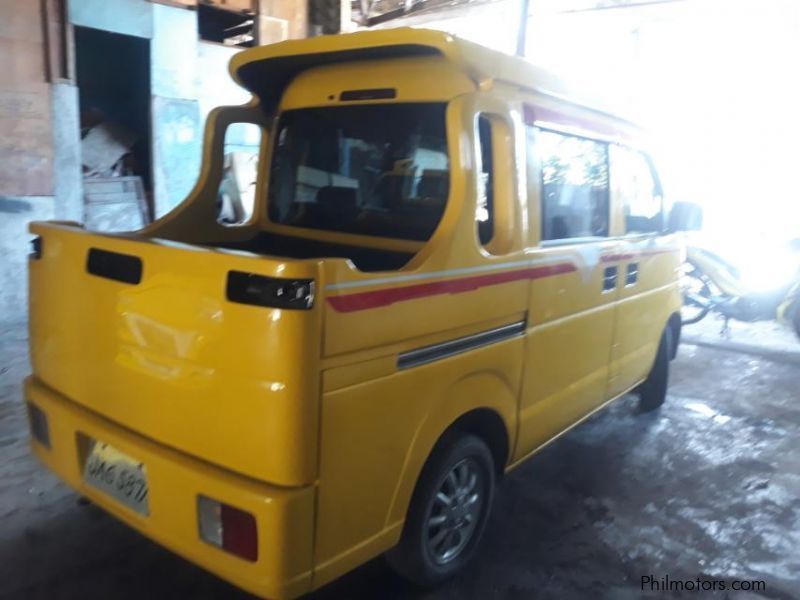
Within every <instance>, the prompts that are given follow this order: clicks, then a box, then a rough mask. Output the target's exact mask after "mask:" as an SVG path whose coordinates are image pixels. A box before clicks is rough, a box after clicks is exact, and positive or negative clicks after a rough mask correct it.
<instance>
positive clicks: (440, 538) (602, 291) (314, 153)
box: [25, 29, 681, 598]
mask: <svg viewBox="0 0 800 600" xmlns="http://www.w3.org/2000/svg"><path fill="white" fill-rule="evenodd" d="M231 73H232V75H233V77H234V78H235V79H236V80H237V81H238V82H239V83H240V84H241V85H243V86H244V87H246V88H247V89H248V90H250V91H251V92H252V94H253V99H252V101H251V102H250V103H248V104H247V105H244V106H237V107H224V108H220V109H217V110H215V111H214V112H212V114H211V116H210V117H209V120H208V123H207V126H206V143H205V146H204V155H203V168H202V171H201V175H200V178H199V181H198V183H197V186H196V187H195V189H194V190H193V191H192V193H191V194H190V195H189V197H188V198H187V199H186V200H185V201H184V202H183V203H182V204H180V205H179V206H178V207H177V208H175V209H174V210H173V211H172V212H171V213H169V214H167V215H166V216H164V217H163V218H161V219H159V220H157V221H156V222H154V223H153V224H152V225H150V226H148V227H146V228H145V229H143V230H141V231H137V232H133V233H126V234H103V233H92V232H88V231H86V230H84V229H83V228H82V227H81V226H79V225H77V224H71V223H59V222H51V223H35V224H33V225H32V226H31V232H32V233H33V234H34V236H35V238H34V240H33V250H32V253H31V260H30V314H31V325H30V341H31V355H32V363H33V375H32V376H31V377H30V378H29V379H28V380H27V381H26V387H25V394H26V399H27V405H28V409H29V416H30V424H31V430H32V440H33V441H32V445H33V449H34V451H35V453H36V455H37V456H38V457H39V458H40V459H41V460H42V461H43V462H44V463H45V464H46V465H47V466H48V467H49V468H50V469H51V470H52V471H54V472H55V473H56V474H58V476H59V477H61V478H62V479H63V480H64V481H66V482H67V483H68V484H69V485H71V486H72V487H74V488H75V489H76V490H77V491H78V492H79V493H80V494H82V495H84V496H86V497H88V498H89V499H91V501H92V502H94V503H96V504H97V505H99V506H100V507H102V508H104V509H105V510H107V511H108V512H109V513H111V514H112V515H114V516H115V517H117V518H119V519H120V520H122V521H124V522H125V523H127V524H128V525H130V526H131V527H133V528H134V529H136V530H138V531H140V532H141V533H143V534H144V535H146V536H148V537H150V538H152V539H153V540H155V541H157V542H158V543H160V544H163V545H164V546H166V547H167V548H170V549H171V550H173V551H174V552H176V553H178V554H180V555H182V556H184V557H185V558H187V559H188V560H190V561H193V562H195V563H197V564H198V565H201V566H202V567H204V568H206V569H208V570H209V571H211V572H213V573H215V574H217V575H218V576H220V577H222V578H224V579H227V580H228V581H231V582H233V583H234V584H236V585H237V586H240V587H241V588H244V589H245V590H248V591H250V592H252V593H254V594H257V595H260V596H264V597H271V598H290V597H295V596H298V595H301V594H303V593H306V592H308V591H310V590H313V589H316V588H319V587H320V586H322V585H324V584H326V583H327V582H330V581H331V580H333V579H335V578H337V577H339V576H340V575H342V574H343V573H345V572H347V571H349V570H351V569H353V568H354V567H356V566H358V565H360V564H362V563H364V562H365V561H367V560H368V559H371V558H373V557H375V556H377V555H380V554H382V553H387V556H388V558H389V561H390V563H391V564H392V565H393V566H394V567H395V568H396V569H397V570H398V571H399V572H400V573H401V574H403V575H405V576H407V577H409V578H410V579H412V580H414V581H416V582H418V583H421V584H434V583H437V582H439V581H442V580H444V579H446V578H447V577H448V576H450V575H452V574H453V573H454V572H456V571H457V570H458V569H459V568H461V567H463V565H464V564H465V563H466V562H467V561H468V560H469V559H470V558H471V557H472V556H473V555H474V554H475V551H476V547H477V545H478V541H479V539H480V537H481V533H482V530H483V528H484V526H485V524H486V520H487V515H488V513H489V511H490V508H491V505H492V495H493V490H494V487H495V484H496V481H497V479H499V477H500V476H501V475H502V474H503V473H505V472H507V471H509V470H511V469H513V468H514V467H515V466H516V465H518V464H520V462H521V461H523V460H525V459H526V458H527V457H529V456H531V455H532V454H533V453H535V452H536V451H537V450H538V449H540V448H542V446H544V445H545V444H547V443H548V442H549V441H551V440H553V439H554V438H555V437H557V436H558V435H560V434H561V433H563V432H564V431H566V430H567V429H569V428H570V427H572V426H573V425H575V424H576V423H578V422H580V421H581V420H582V419H584V418H586V417H587V416H588V415H590V414H591V413H592V412H594V411H596V410H598V409H599V408H600V407H602V406H603V405H604V404H606V403H607V402H608V401H610V400H612V399H614V398H616V397H618V396H620V395H622V394H625V393H626V392H630V391H632V390H633V391H637V392H638V393H639V394H640V396H641V403H642V407H643V408H644V409H653V408H656V407H657V406H659V405H660V404H661V403H662V402H663V401H664V397H665V392H666V385H667V374H668V369H669V360H670V358H672V357H673V356H674V354H675V351H676V346H677V343H678V337H679V334H680V317H679V311H680V304H681V298H680V292H679V287H678V280H677V276H678V275H677V274H678V272H679V266H680V263H681V249H680V246H679V243H678V238H677V236H675V235H672V234H670V233H669V231H670V228H669V225H668V223H666V222H665V217H664V215H665V211H664V202H663V199H662V194H661V191H660V185H659V180H658V177H657V175H656V172H655V171H654V170H653V167H652V165H651V161H650V159H649V158H648V156H647V155H646V154H644V153H643V152H642V150H641V133H640V132H639V131H638V130H637V128H636V127H634V126H633V125H631V124H630V123H628V122H626V121H624V120H622V119H619V118H617V117H615V116H612V115H610V114H608V113H606V112H602V111H600V110H598V109H597V108H593V107H592V106H589V105H587V104H585V103H582V102H580V101H578V100H576V99H574V97H573V96H571V95H570V94H569V92H568V91H567V90H566V89H565V88H564V87H563V86H562V85H561V84H560V83H559V82H558V81H557V80H556V79H554V78H553V77H552V76H550V75H548V74H546V73H545V72H542V71H541V70H539V69H537V68H535V67H533V66H531V65H530V64H528V63H526V62H524V61H522V60H520V59H517V58H512V57H508V56H505V55H501V54H498V53H496V52H492V51H490V50H487V49H485V48H482V47H480V46H477V45H474V44H471V43H468V42H464V41H460V40H457V39H454V38H453V37H451V36H449V35H447V34H444V33H440V32H434V31H424V30H413V29H397V30H386V31H374V32H363V33H356V34H352V35H342V36H332V37H317V38H313V39H308V40H300V41H288V42H283V43H280V44H276V45H272V46H266V47H259V48H254V49H251V50H248V51H245V52H242V53H240V54H238V55H236V56H235V58H234V59H233V60H232V64H231ZM231 132H233V133H234V134H236V135H238V136H239V137H238V138H236V136H234V138H236V139H234V142H231V144H230V148H229V144H228V143H227V142H226V140H227V139H228V137H229V136H228V134H230V133H231ZM237 132H238V133H237ZM252 132H255V133H256V134H258V135H257V136H256V137H258V136H259V135H260V138H261V141H260V142H259V143H257V144H255V146H254V145H253V144H252V143H251V144H250V145H249V146H247V144H244V142H243V141H242V140H245V138H247V139H251V138H252V136H250V133H252ZM240 134H241V135H240ZM248 136H250V137H248ZM237 139H238V142H236V140H237ZM251 141H252V139H251ZM243 148H244V149H243ZM247 148H249V149H250V151H251V155H250V156H251V158H252V160H251V161H250V162H249V163H248V161H247V160H244V159H242V160H240V158H241V156H240V154H241V153H245V154H246V151H247ZM253 149H255V150H254V151H253ZM229 150H230V152H229ZM237 153H239V154H237ZM237 161H238V164H250V165H251V172H252V177H253V178H254V179H255V187H254V188H253V187H249V182H245V185H240V186H238V187H237V185H236V178H237V177H238V178H239V179H241V177H240V174H241V173H240V172H239V175H236V174H235V173H234V175H235V176H234V175H231V173H233V171H235V170H236V165H237ZM231 181H233V184H231ZM226 182H227V183H226ZM226 186H227V187H226ZM223 188H225V190H227V191H224V192H223V191H221V190H222V189H223Z"/></svg>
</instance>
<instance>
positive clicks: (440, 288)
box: [328, 262, 578, 312]
mask: <svg viewBox="0 0 800 600" xmlns="http://www.w3.org/2000/svg"><path fill="white" fill-rule="evenodd" d="M577 270H578V269H577V267H576V266H575V265H574V264H572V263H568V262H564V263H556V264H553V265H543V266H538V267H529V268H527V269H519V270H517V271H505V272H503V273H491V274H488V275H475V276H472V277H462V278H461V279H448V280H445V281H433V282H431V283H418V284H415V285H408V286H405V287H395V288H388V289H385V290H373V291H370V292H358V293H355V294H347V295H345V296H330V297H329V298H328V302H329V303H330V305H331V307H332V308H333V309H334V310H335V311H336V312H355V311H359V310H367V309H369V308H378V307H380V306H389V305H390V304H394V303H395V302H403V301H404V300H415V299H417V298H426V297H428V296H438V295H441V294H459V293H461V292H471V291H473V290H477V289H478V288H482V287H486V286H490V285H498V284H501V283H508V282H510V281H521V280H525V279H530V280H533V279H541V278H543V277H550V276H552V275H561V274H562V273H573V272H575V271H577Z"/></svg>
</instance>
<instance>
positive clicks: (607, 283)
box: [603, 266, 617, 293]
mask: <svg viewBox="0 0 800 600" xmlns="http://www.w3.org/2000/svg"><path fill="white" fill-rule="evenodd" d="M616 287H617V267H616V266H613V267H606V268H605V270H604V271H603V292H604V293H605V292H610V291H611V290H613V289H615V288H616Z"/></svg>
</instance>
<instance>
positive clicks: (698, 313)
mask: <svg viewBox="0 0 800 600" xmlns="http://www.w3.org/2000/svg"><path fill="white" fill-rule="evenodd" d="M681 291H682V293H683V305H682V306H681V322H682V323H683V324H684V325H693V324H695V323H699V322H700V321H702V320H703V319H705V317H706V315H708V313H710V312H711V308H712V305H711V296H712V292H711V285H710V281H709V279H708V277H707V276H706V275H704V274H703V273H702V272H701V271H700V270H699V269H697V267H695V266H694V265H692V264H690V263H687V264H686V265H685V268H684V272H683V275H682V277H681Z"/></svg>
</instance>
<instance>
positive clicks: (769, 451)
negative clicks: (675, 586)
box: [0, 325, 800, 600]
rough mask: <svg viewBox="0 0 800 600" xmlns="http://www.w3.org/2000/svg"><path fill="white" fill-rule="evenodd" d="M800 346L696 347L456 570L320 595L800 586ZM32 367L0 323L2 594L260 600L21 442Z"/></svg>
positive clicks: (497, 511)
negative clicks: (661, 397)
mask: <svg viewBox="0 0 800 600" xmlns="http://www.w3.org/2000/svg"><path fill="white" fill-rule="evenodd" d="M796 358H797V356H796V355H795V356H794V357H792V356H790V355H788V354H787V355H786V356H785V357H784V356H782V355H775V354H774V353H773V354H769V355H767V356H764V355H758V354H750V353H747V352H742V351H741V349H738V350H737V351H732V350H731V349H730V348H728V349H726V350H721V349H715V348H711V347H708V346H707V345H705V344H704V345H702V346H693V345H684V346H683V347H682V348H681V350H680V354H679V357H678V359H677V361H676V362H675V363H673V376H672V382H671V388H670V391H671V394H670V397H669V399H668V400H667V404H666V405H665V406H664V407H663V408H662V410H661V411H660V412H657V413H655V414H639V413H638V412H637V410H636V403H635V399H634V398H633V397H626V398H623V399H621V400H619V401H617V402H616V403H614V404H613V405H612V406H611V407H610V408H608V409H606V410H604V411H602V412H601V413H599V414H598V415H596V416H594V417H593V418H591V419H590V420H589V421H587V422H586V423H584V424H582V425H581V426H579V427H577V428H576V429H574V430H573V431H571V432H570V433H568V434H567V435H565V436H563V437H562V438H561V439H559V440H557V441H556V442H554V443H553V444H551V445H550V446H549V447H548V448H546V449H545V450H544V451H543V452H541V453H540V454H539V455H537V456H536V457H534V458H533V459H532V460H530V461H529V462H528V463H526V464H525V465H524V466H522V467H521V468H519V469H518V470H516V471H515V472H514V473H512V474H510V475H509V476H508V477H506V478H505V480H504V481H503V482H502V486H501V488H500V491H499V493H498V495H497V499H496V504H495V506H494V511H493V516H492V519H491V522H490V524H489V527H488V529H487V532H486V535H485V538H484V543H483V549H482V551H481V553H480V554H479V556H478V557H477V559H476V561H475V562H474V564H473V565H472V566H471V568H470V569H468V570H467V572H465V573H464V574H462V575H461V576H460V577H458V578H456V579H454V580H453V581H451V582H449V583H447V584H445V585H443V586H441V587H439V588H437V589H434V590H419V589H415V588H413V587H411V586H409V585H406V584H404V583H403V582H401V581H399V580H398V579H397V578H396V577H394V576H393V575H392V574H391V573H390V572H389V570H388V568H387V567H386V566H385V565H384V563H383V561H382V560H380V559H378V560H375V561H372V562H371V563H369V564H367V565H364V566H363V567H361V568H359V569H357V570H355V571H353V572H352V573H350V574H348V575H346V576H345V577H343V578H342V579H340V580H338V581H336V582H334V583H333V584H331V585H329V586H327V587H326V588H324V589H322V590H320V591H318V592H317V593H316V594H314V595H313V596H312V598H315V599H317V600H321V599H326V600H328V599H334V598H335V599H339V598H386V599H401V598H402V599H406V598H408V599H410V598H425V599H435V598H436V599H439V598H441V599H456V598H458V599H464V598H466V599H476V600H477V599H486V598H508V599H514V600H517V599H529V598H530V599H533V598H536V599H538V598H545V599H547V598H559V599H563V598H567V599H571V598H609V599H615V600H616V599H621V600H626V599H633V598H661V597H676V596H675V595H672V596H670V595H669V594H667V593H663V592H656V591H651V590H650V588H646V589H645V590H644V591H643V590H642V587H641V581H642V577H643V576H648V575H650V576H652V577H653V578H654V579H655V580H656V581H658V580H660V579H661V578H663V577H665V576H668V577H669V578H670V579H672V580H693V581H694V580H696V578H697V577H701V578H711V579H716V580H721V581H724V582H725V583H726V584H727V585H728V586H730V584H732V583H733V581H734V580H743V579H746V580H761V581H763V582H764V584H765V589H763V590H761V591H759V592H757V593H753V592H724V593H719V594H717V597H720V598H723V597H727V598H732V599H740V600H751V599H754V598H777V599H788V598H800V362H798V361H797V360H795V359H796ZM27 372H28V363H27V350H26V340H25V329H24V326H22V325H18V326H7V327H0V598H3V599H5V598H48V599H50V598H52V599H67V598H70V599H71V598H75V599H78V598H80V599H107V598H123V599H127V598H130V599H133V598H136V599H137V600H138V599H141V598H195V599H211V598H225V599H232V598H233V599H235V598H248V597H249V596H247V595H246V594H244V593H242V592H240V591H238V590H236V589H235V588H233V587H232V586H230V585H228V584H227V583H225V582H223V581H220V580H219V579H217V578H215V577H214V576H212V575H209V574H207V573H205V572H204V571H202V570H201V569H199V568H197V567H194V566H193V565H191V564H189V563H187V562H185V561H184V560H182V559H180V558H178V557H177V556H175V555H173V554H171V553H169V552H168V551H166V550H163V549H162V548H160V547H158V546H157V545H155V544H153V543H151V542H150V541H148V540H147V539H145V538H143V537H142V536H140V535H138V534H137V533H134V532H133V531H131V530H129V529H127V528H126V527H125V526H123V525H121V524H120V523H118V522H116V521H115V520H114V519H113V518H111V517H110V516H107V515H106V514H104V513H103V512H102V511H100V510H99V509H97V508H96V507H93V506H91V505H85V504H82V503H81V502H80V501H79V499H78V497H77V496H76V495H75V494H74V493H73V492H71V491H70V490H68V489H67V488H66V487H65V486H63V485H61V484H60V483H58V481H57V480H56V479H55V478H54V477H53V476H51V475H50V474H48V473H47V472H45V471H44V469H43V468H42V467H41V466H40V465H39V464H38V463H37V462H36V460H35V459H34V458H33V457H32V456H31V455H30V453H29V451H28V446H27V439H26V436H27V424H26V419H25V416H24V412H23V407H22V404H21V394H20V381H21V379H22V378H23V376H24V375H25V374H26V373H27ZM707 595H708V594H705V593H696V592H686V593H684V594H683V595H682V596H681V597H686V598H696V597H706V596H707Z"/></svg>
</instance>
